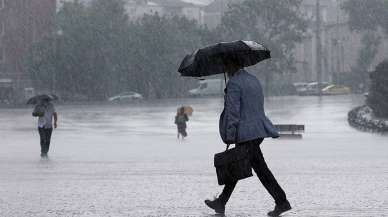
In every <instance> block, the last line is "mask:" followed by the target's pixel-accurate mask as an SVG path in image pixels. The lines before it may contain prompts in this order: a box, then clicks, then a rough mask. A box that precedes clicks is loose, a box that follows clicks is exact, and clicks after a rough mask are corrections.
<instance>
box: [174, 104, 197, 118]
mask: <svg viewBox="0 0 388 217" xmlns="http://www.w3.org/2000/svg"><path fill="white" fill-rule="evenodd" d="M182 107H183V109H184V113H185V114H186V115H187V116H191V115H193V112H194V109H193V108H192V107H191V106H181V107H179V108H178V109H177V113H179V110H180V109H181V108H182Z"/></svg>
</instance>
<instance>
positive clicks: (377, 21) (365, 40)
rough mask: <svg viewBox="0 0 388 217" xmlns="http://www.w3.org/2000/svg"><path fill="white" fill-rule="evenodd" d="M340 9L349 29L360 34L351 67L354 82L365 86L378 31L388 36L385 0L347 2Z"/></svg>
mask: <svg viewBox="0 0 388 217" xmlns="http://www.w3.org/2000/svg"><path fill="white" fill-rule="evenodd" d="M342 8H343V9H344V10H345V11H346V12H347V14H348V15H349V27H350V29H351V30H352V31H354V32H359V33H361V34H362V38H361V44H362V47H361V48H360V50H359V57H358V59H357V65H356V66H355V67H353V70H352V71H353V72H354V73H355V79H354V80H355V82H356V83H357V85H358V84H364V85H363V86H366V81H367V75H368V70H369V68H370V66H371V64H372V62H373V60H374V59H375V57H376V55H377V53H378V49H379V45H380V43H381V36H380V31H379V30H380V29H381V30H383V31H384V32H385V33H386V34H388V1H387V0H368V1H365V0H348V1H346V2H344V3H343V5H342Z"/></svg>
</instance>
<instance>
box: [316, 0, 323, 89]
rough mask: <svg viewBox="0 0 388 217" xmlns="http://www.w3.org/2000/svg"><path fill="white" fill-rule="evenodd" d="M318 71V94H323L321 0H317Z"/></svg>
mask: <svg viewBox="0 0 388 217" xmlns="http://www.w3.org/2000/svg"><path fill="white" fill-rule="evenodd" d="M316 1H317V2H316V14H317V15H316V32H315V33H316V58H317V60H316V71H317V82H318V95H319V96H322V89H321V86H322V85H321V84H322V44H321V6H320V2H319V1H320V0H316Z"/></svg>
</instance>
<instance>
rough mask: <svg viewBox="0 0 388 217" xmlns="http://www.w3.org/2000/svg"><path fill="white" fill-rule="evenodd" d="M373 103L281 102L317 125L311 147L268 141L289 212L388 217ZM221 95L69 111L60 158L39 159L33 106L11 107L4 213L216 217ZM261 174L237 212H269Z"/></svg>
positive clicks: (2, 136)
mask: <svg viewBox="0 0 388 217" xmlns="http://www.w3.org/2000/svg"><path fill="white" fill-rule="evenodd" d="M362 101H363V98H362V96H336V97H323V98H322V99H319V98H317V97H276V98H270V99H268V100H267V102H266V108H267V115H268V116H269V117H270V118H271V119H272V120H273V122H275V123H298V124H305V125H306V132H305V134H304V137H303V139H276V140H274V139H267V140H265V141H264V143H263V144H262V150H263V153H264V156H265V158H266V160H267V162H268V165H269V167H270V168H271V169H272V171H273V173H274V174H275V176H276V178H277V179H278V181H279V183H280V184H281V185H282V187H283V188H284V189H285V191H286V193H287V195H288V197H289V200H290V202H291V203H292V205H293V210H292V211H291V212H289V213H287V214H285V215H284V216H298V217H300V216H306V217H310V216H325V217H326V216H333V217H334V216H339V217H342V216H352V217H353V216H360V217H361V216H362V217H364V216H388V181H387V180H388V136H382V135H377V134H371V133H364V132H360V131H357V130H355V129H353V128H351V127H350V126H349V125H348V123H347V121H346V115H347V112H348V111H349V110H350V109H351V108H352V107H354V106H357V105H360V104H362ZM181 104H190V105H192V106H193V107H194V110H195V111H194V115H193V116H192V117H191V120H190V122H189V124H188V125H189V128H188V133H189V137H188V138H187V139H186V140H185V141H178V140H177V139H176V128H175V125H174V123H173V120H174V115H175V111H176V108H177V106H179V105H181ZM221 109H222V100H221V99H219V98H205V99H184V100H183V99H179V100H178V99H177V100H175V99H174V100H161V101H155V102H144V103H141V104H131V105H106V104H105V105H72V106H70V105H61V106H58V107H57V110H58V112H59V128H58V129H57V130H55V131H54V133H53V139H52V146H51V150H50V153H49V156H50V157H49V159H47V160H41V159H40V157H39V144H38V140H39V137H38V133H37V130H36V120H35V119H33V117H32V116H31V110H32V109H31V108H25V109H0V121H1V125H0V148H1V151H0V216H1V217H45V216H47V217H54V216H61V217H70V216H71V217H80V216H82V217H92V216H93V217H100V216H101V217H107V216H112V217H121V216H131V217H132V216H134V217H138V216H176V217H182V216H204V217H205V216H214V215H213V212H212V211H211V210H209V209H208V208H207V207H205V205H204V203H203V200H204V199H206V198H212V197H213V196H216V195H217V194H218V193H220V192H221V190H222V188H221V187H220V186H218V185H217V179H216V174H215V169H214V167H213V162H212V161H213V154H214V153H216V152H220V151H222V150H223V149H224V148H225V147H224V145H223V144H222V142H221V140H220V139H219V136H218V115H219V113H220V112H221ZM271 208H273V201H272V199H271V198H270V197H269V195H268V193H267V192H265V189H264V188H263V186H262V185H261V184H260V183H259V181H258V179H257V178H256V177H252V178H249V179H246V180H243V181H241V182H239V184H238V185H237V187H236V189H235V192H234V194H233V195H232V197H231V199H230V203H229V204H228V206H227V210H226V216H228V217H233V216H241V217H246V216H266V213H267V211H268V210H270V209H271Z"/></svg>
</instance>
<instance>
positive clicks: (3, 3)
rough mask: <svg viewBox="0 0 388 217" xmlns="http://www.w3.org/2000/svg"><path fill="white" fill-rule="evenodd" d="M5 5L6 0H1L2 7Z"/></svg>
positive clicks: (0, 7)
mask: <svg viewBox="0 0 388 217" xmlns="http://www.w3.org/2000/svg"><path fill="white" fill-rule="evenodd" d="M4 7H5V0H0V9H3V8H4Z"/></svg>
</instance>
